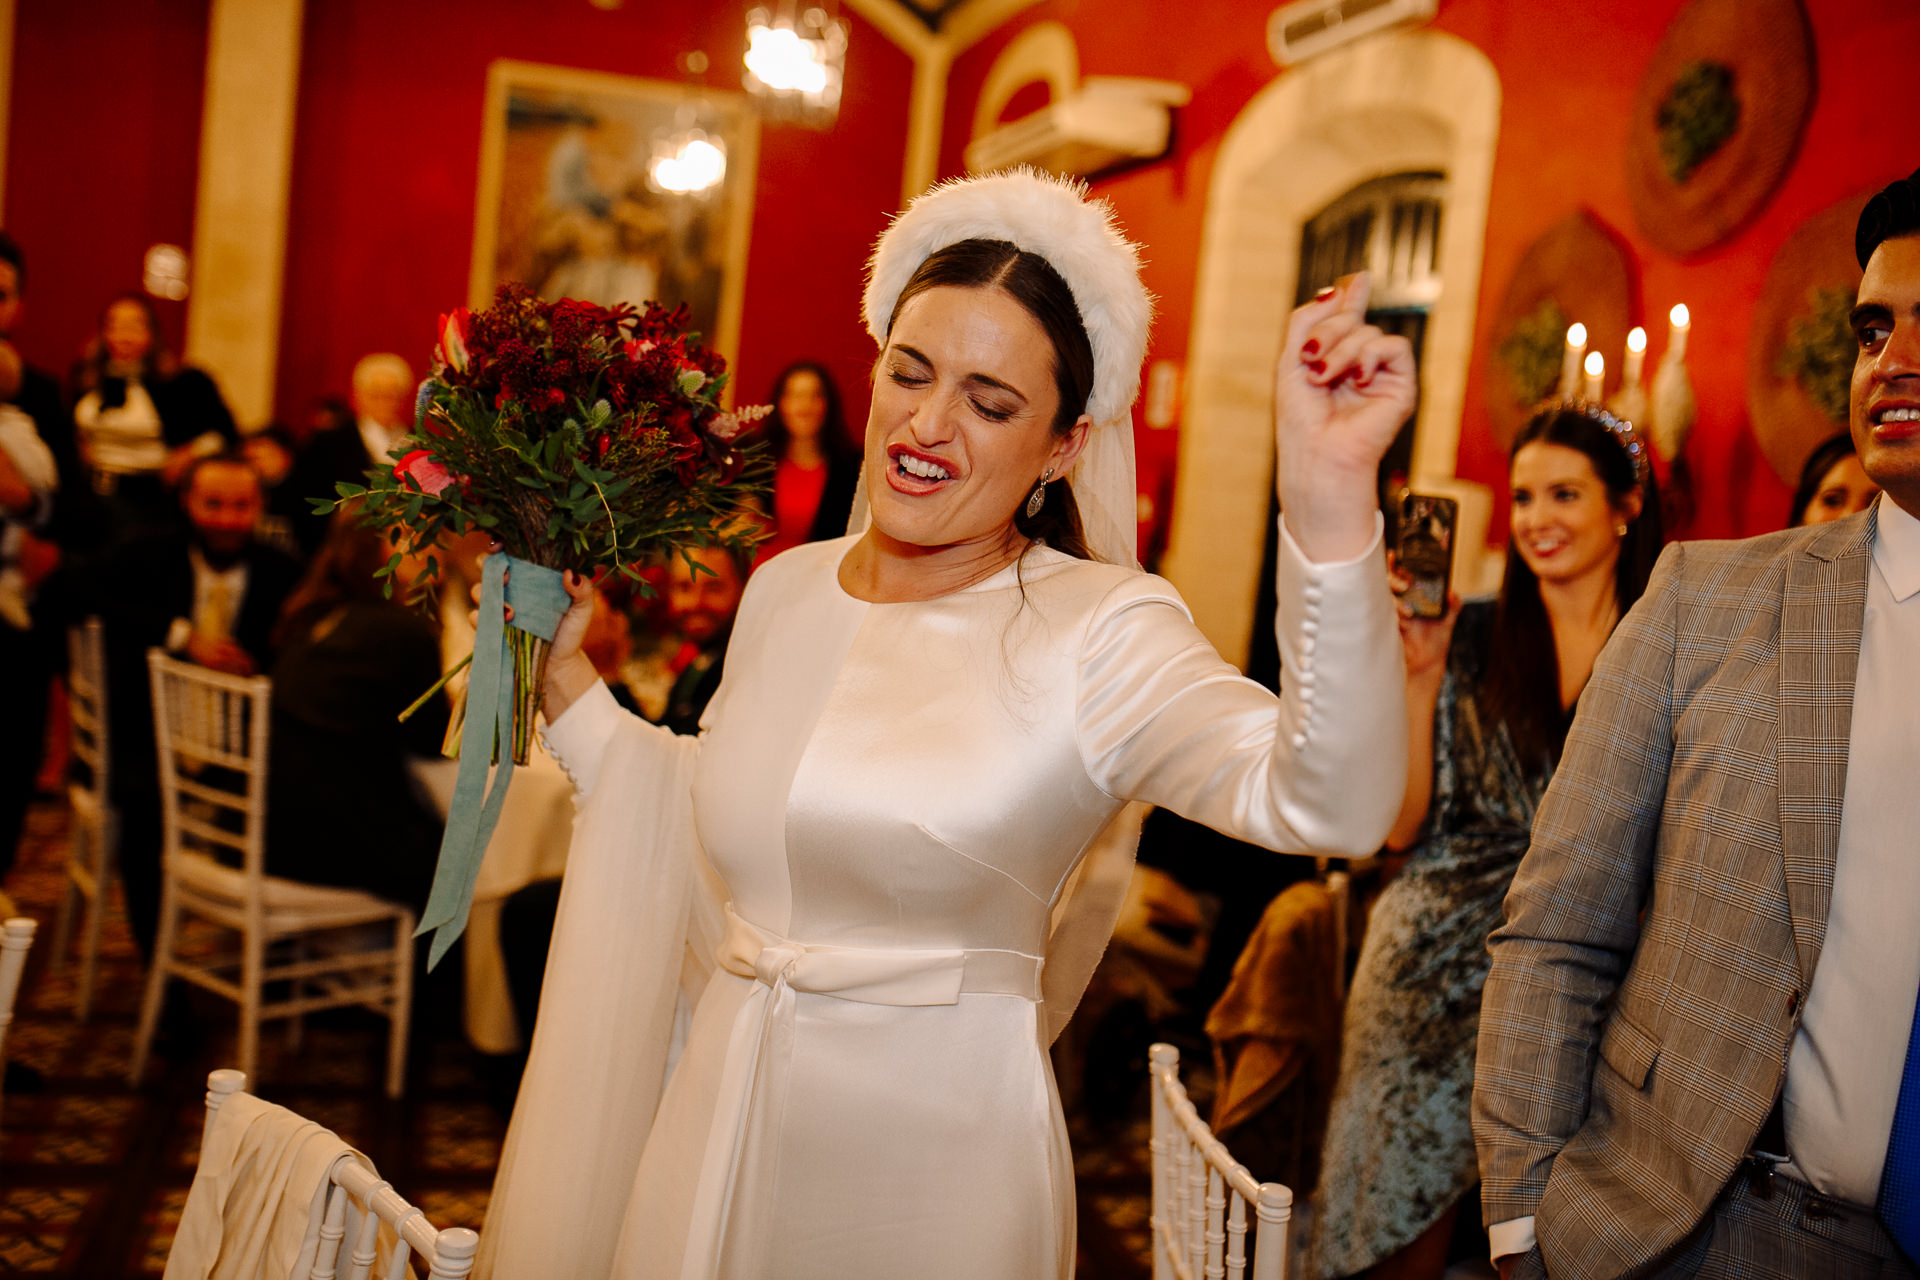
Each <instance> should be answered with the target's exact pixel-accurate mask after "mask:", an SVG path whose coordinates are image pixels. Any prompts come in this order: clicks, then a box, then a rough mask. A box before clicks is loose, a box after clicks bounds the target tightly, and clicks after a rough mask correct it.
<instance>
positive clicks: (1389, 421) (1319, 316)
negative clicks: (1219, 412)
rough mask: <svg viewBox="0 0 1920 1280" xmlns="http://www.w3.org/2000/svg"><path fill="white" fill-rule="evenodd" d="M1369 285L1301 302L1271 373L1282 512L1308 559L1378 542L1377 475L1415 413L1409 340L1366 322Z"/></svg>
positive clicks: (1349, 554)
mask: <svg viewBox="0 0 1920 1280" xmlns="http://www.w3.org/2000/svg"><path fill="white" fill-rule="evenodd" d="M1371 292H1372V282H1371V279H1370V278H1369V277H1368V275H1367V273H1366V272H1364V271H1362V272H1360V273H1358V274H1357V275H1351V276H1347V277H1345V278H1344V279H1342V280H1341V281H1340V283H1339V284H1338V285H1336V286H1334V287H1333V288H1332V289H1329V290H1322V291H1321V292H1320V293H1319V294H1318V295H1317V296H1315V297H1314V298H1313V299H1312V300H1311V301H1309V302H1307V303H1306V304H1305V305H1304V306H1301V307H1299V308H1297V309H1296V310H1295V311H1294V313H1293V316H1292V318H1291V319H1290V320H1289V321H1288V323H1287V334H1286V341H1285V343H1284V344H1283V345H1282V347H1281V351H1280V367H1279V371H1278V374H1277V375H1276V380H1275V397H1274V398H1275V404H1276V415H1275V416H1276V419H1277V422H1276V429H1277V439H1276V444H1277V460H1278V462H1277V468H1276V471H1277V475H1276V482H1277V484H1278V487H1279V491H1280V506H1281V510H1282V511H1283V512H1285V514H1286V521H1287V528H1288V530H1289V531H1291V532H1292V534H1293V537H1294V541H1295V542H1297V543H1299V545H1300V550H1301V551H1302V552H1303V553H1304V554H1305V555H1306V556H1307V558H1308V559H1310V560H1316V561H1321V562H1327V561H1337V560H1350V559H1352V558H1353V557H1354V556H1357V555H1359V554H1360V553H1361V552H1363V551H1365V550H1366V549H1367V546H1368V544H1370V543H1371V542H1372V541H1373V526H1374V512H1375V510H1376V509H1377V504H1378V499H1377V497H1376V495H1375V475H1376V473H1377V471H1378V469H1379V466H1380V459H1381V458H1382V457H1383V456H1384V455H1385V454H1386V451H1387V448H1388V447H1389V446H1390V445H1391V444H1392V443H1393V438H1394V436H1395V435H1396V434H1398V432H1399V430H1400V426H1401V424H1402V423H1404V422H1405V421H1406V420H1407V418H1408V416H1409V415H1410V414H1411V413H1412V412H1413V404H1414V396H1415V393H1416V391H1417V389H1418V382H1417V375H1416V373H1415V370H1414V363H1413V347H1412V346H1411V345H1410V344H1409V343H1408V342H1407V340H1406V339H1405V338H1402V337H1399V336H1397V335H1394V334H1387V333H1382V332H1381V331H1380V330H1379V329H1378V328H1376V327H1375V326H1373V325H1370V324H1368V323H1367V322H1366V314H1367V298H1368V296H1369V295H1370V294H1371Z"/></svg>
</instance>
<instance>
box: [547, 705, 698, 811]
mask: <svg viewBox="0 0 1920 1280" xmlns="http://www.w3.org/2000/svg"><path fill="white" fill-rule="evenodd" d="M623 732H624V733H626V734H630V735H631V736H632V737H633V738H634V740H635V741H634V746H633V748H632V749H633V750H634V751H636V752H638V753H639V754H640V756H641V757H642V758H645V757H647V756H650V755H656V754H657V755H658V757H659V761H658V763H659V764H660V765H661V767H670V766H671V765H672V763H673V762H674V761H677V760H678V759H679V758H680V757H681V756H682V755H688V756H690V755H692V754H693V752H694V751H695V750H697V747H696V745H695V741H696V740H695V739H693V738H690V737H684V736H682V735H680V734H676V733H672V732H670V731H668V730H666V729H663V728H661V727H660V726H659V725H655V724H648V723H647V722H646V721H644V720H642V719H641V718H640V717H639V716H636V715H634V714H633V713H632V712H630V711H628V710H626V709H625V708H624V707H622V706H621V705H620V704H619V703H618V702H615V701H614V698H613V691H612V690H611V689H609V688H607V686H606V682H605V681H595V682H594V685H593V687H592V688H591V689H589V690H587V692H586V693H584V694H582V695H581V696H580V698H579V700H578V701H576V702H575V703H574V704H573V705H572V706H570V707H568V708H567V710H566V714H565V715H562V716H561V717H560V718H559V719H558V720H555V721H554V722H553V723H552V724H549V725H548V726H547V731H546V740H547V750H548V751H550V752H551V753H552V754H553V758H554V759H555V760H557V761H559V763H560V768H561V769H562V770H563V771H564V772H565V773H566V775H567V777H568V779H569V780H571V781H572V783H573V787H574V791H575V793H576V796H575V803H576V804H581V805H584V804H586V803H587V801H588V800H589V799H590V798H591V797H592V795H593V790H594V784H595V783H597V782H598V781H599V779H600V770H601V763H602V762H603V761H604V760H605V759H606V755H607V748H608V745H609V744H610V743H612V742H613V740H614V737H615V735H616V734H621V733H623Z"/></svg>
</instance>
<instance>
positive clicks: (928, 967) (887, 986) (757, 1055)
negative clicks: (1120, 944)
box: [680, 903, 1042, 1280]
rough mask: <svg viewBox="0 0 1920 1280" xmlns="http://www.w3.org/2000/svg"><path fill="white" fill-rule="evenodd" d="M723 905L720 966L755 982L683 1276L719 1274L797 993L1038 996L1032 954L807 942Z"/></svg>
mask: <svg viewBox="0 0 1920 1280" xmlns="http://www.w3.org/2000/svg"><path fill="white" fill-rule="evenodd" d="M726 911H727V933H726V937H725V938H724V939H723V940H722V941H721V943H720V953H719V961H720V967H721V968H723V969H725V970H726V971H727V972H728V973H732V974H736V975H738V976H740V977H742V978H749V979H753V980H755V981H756V982H757V983H758V984H759V985H757V986H755V987H754V988H753V989H752V991H751V993H750V994H749V995H748V996H747V998H746V1001H745V1003H744V1004H742V1005H741V1006H740V1008H739V1009H738V1010H737V1011H736V1013H735V1015H734V1021H733V1025H732V1026H731V1028H729V1030H728V1033H727V1038H728V1047H727V1052H726V1057H725V1059H724V1066H723V1068H722V1071H721V1076H720V1080H719V1081H718V1082H717V1089H716V1102H715V1109H714V1115H713V1119H712V1123H711V1127H710V1130H709V1132H708V1135H707V1141H706V1142H705V1144H704V1145H703V1148H702V1159H701V1165H700V1170H699V1173H698V1175H697V1178H696V1180H695V1195H694V1202H693V1207H692V1220H691V1222H690V1223H689V1226H688V1234H687V1244H686V1252H685V1254H684V1255H683V1261H682V1265H681V1272H680V1275H681V1280H713V1278H714V1277H716V1276H718V1275H720V1273H721V1270H722V1262H721V1255H722V1253H723V1251H724V1249H725V1245H724V1240H725V1237H726V1222H727V1218H728V1215H729V1212H730V1210H731V1209H732V1207H733V1205H734V1200H735V1197H734V1190H735V1187H734V1179H735V1177H736V1175H737V1174H738V1172H739V1169H740V1162H741V1158H742V1156H743V1154H744V1151H745V1147H746V1140H747V1136H748V1134H749V1132H750V1131H752V1130H754V1129H755V1128H762V1129H773V1130H777V1129H778V1127H779V1125H780V1123H781V1119H780V1118H781V1114H782V1112H784V1110H785V1108H786V1082H787V1077H788V1074H789V1072H790V1070H791V1061H792V1055H793V1041H794V1014H795V1012H796V1008H795V1006H796V1001H795V995H796V993H803V994H807V995H816V996H832V997H833V998H835V999H838V1000H852V1001H857V1002H859V1003H861V1004H877V1005H892V1006H895V1007H902V1008H905V1007H913V1006H929V1005H952V1004H958V1003H959V1001H960V997H961V996H962V995H970V994H978V995H987V994H993V995H1009V996H1019V997H1021V998H1022V999H1025V1000H1032V1001H1035V1002H1038V1001H1039V999H1040V970H1041V964H1042V962H1041V959H1040V957H1038V956H1030V955H1026V954H1024V953H1022V952H1018V951H998V950H991V949H985V948H981V949H971V950H970V949H966V948H961V947H948V948H939V949H917V948H905V947H840V946H812V945H809V944H807V943H804V942H795V941H794V940H793V939H791V938H783V937H781V936H780V935H779V934H777V933H773V932H770V931H769V930H766V929H762V928H761V927H760V926H759V925H757V924H754V923H753V922H752V921H750V920H745V919H742V918H741V917H740V915H739V914H738V913H737V912H735V911H734V909H733V904H731V903H728V904H727V909H726ZM736 1269H737V1268H736Z"/></svg>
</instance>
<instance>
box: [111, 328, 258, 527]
mask: <svg viewBox="0 0 1920 1280" xmlns="http://www.w3.org/2000/svg"><path fill="white" fill-rule="evenodd" d="M74 385H75V390H76V392H77V393H78V395H79V399H78V400H77V401H76V402H75V404H74V406H73V421H74V427H75V437H76V440H77V442H78V451H79V455H80V461H81V462H82V463H83V464H84V465H85V467H86V469H87V472H88V476H89V479H90V481H91V483H92V486H93V491H94V492H95V493H96V494H98V495H99V496H100V498H101V499H102V502H103V505H104V506H105V508H106V519H107V524H108V530H107V537H108V539H109V540H113V539H116V538H121V537H128V536H131V535H133V534H135V533H138V532H139V531H141V530H143V529H146V528H149V527H152V526H157V525H177V523H178V510H177V508H176V507H175V505H174V501H173V497H172V494H171V492H170V490H171V488H172V487H173V486H175V485H178V484H179V483H180V482H181V480H182V478H183V477H184V476H185V475H186V473H187V470H188V468H189V467H191V466H192V464H193V462H194V460H195V459H196V458H204V457H207V456H208V455H210V454H215V453H220V452H222V451H224V450H225V449H228V448H231V447H233V446H234V445H235V444H236V443H237V442H238V440H239V433H238V432H237V431H236V430H235V428H234V425H233V415H232V414H231V413H230V412H228V410H227V404H226V401H224V400H222V399H221V398H220V389H219V388H218V387H216V386H215V385H214V383H213V379H212V378H209V377H208V376H207V375H206V374H204V373H202V372H200V371H199V370H198V369H193V368H189V367H187V366H184V365H182V364H180V362H179V361H178V360H177V359H176V358H175V357H174V355H173V353H172V352H170V351H168V350H167V349H166V348H165V347H164V346H162V345H161V341H160V320H159V317H158V316H157V315H155V313H154V310H153V304H152V303H151V302H149V301H148V300H147V299H146V298H145V297H144V296H142V295H141V294H137V293H123V294H121V295H120V296H119V297H117V298H115V299H114V300H113V301H111V302H109V303H108V304H107V307H106V310H105V311H103V312H101V313H100V332H99V335H98V337H96V338H95V340H94V342H93V343H92V345H91V346H90V347H89V349H88V352H87V354H86V355H85V356H84V357H83V358H82V359H81V361H80V364H79V365H78V367H77V368H76V370H75V373H74Z"/></svg>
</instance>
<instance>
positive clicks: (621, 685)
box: [580, 589, 642, 715]
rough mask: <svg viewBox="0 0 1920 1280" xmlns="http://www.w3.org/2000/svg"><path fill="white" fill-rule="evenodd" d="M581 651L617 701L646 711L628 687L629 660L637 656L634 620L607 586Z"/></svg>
mask: <svg viewBox="0 0 1920 1280" xmlns="http://www.w3.org/2000/svg"><path fill="white" fill-rule="evenodd" d="M580 651H581V652H582V653H584V654H586V655H587V658H588V660H589V661H591V662H592V663H593V669H594V670H595V671H597V672H599V673H600V678H601V679H602V680H605V681H606V682H607V688H608V689H609V690H610V691H611V692H612V694H613V700H614V701H615V702H618V703H619V704H620V705H621V706H623V707H625V708H626V709H627V710H628V711H631V712H633V713H634V714H635V715H640V714H642V712H641V710H640V703H639V702H638V701H637V700H636V699H635V698H634V696H633V690H631V689H629V688H628V687H627V663H628V661H629V660H631V659H632V657H633V620H632V619H631V618H629V617H628V616H627V611H626V610H625V609H622V608H619V607H618V606H616V605H615V604H614V603H613V601H612V600H611V599H609V598H608V596H607V593H606V591H605V590H604V589H601V590H599V591H598V592H597V593H596V596H595V599H594V610H593V622H592V624H591V625H590V626H588V628H587V637H586V639H584V640H582V641H581V642H580Z"/></svg>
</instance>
